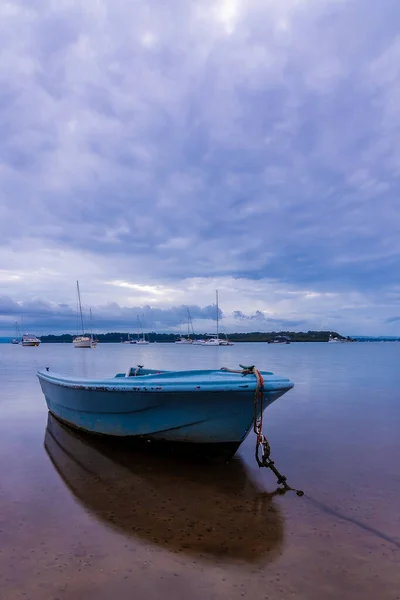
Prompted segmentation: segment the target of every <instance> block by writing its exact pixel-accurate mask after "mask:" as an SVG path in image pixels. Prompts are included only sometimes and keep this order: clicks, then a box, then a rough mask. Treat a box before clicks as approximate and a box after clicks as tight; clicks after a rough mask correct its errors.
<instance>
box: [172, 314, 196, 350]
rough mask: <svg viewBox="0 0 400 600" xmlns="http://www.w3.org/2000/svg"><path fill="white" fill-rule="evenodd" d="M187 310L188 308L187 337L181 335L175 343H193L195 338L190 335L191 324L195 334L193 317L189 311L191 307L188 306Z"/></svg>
mask: <svg viewBox="0 0 400 600" xmlns="http://www.w3.org/2000/svg"><path fill="white" fill-rule="evenodd" d="M186 310H187V313H188V322H187V337H185V336H183V335H181V336H180V338H179V339H178V340H175V344H193V340H192V339H191V337H190V326H191V327H192V333H193V335H194V331H193V323H192V318H191V316H190V312H189V308H188V307H186Z"/></svg>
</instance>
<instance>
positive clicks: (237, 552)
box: [0, 345, 400, 600]
mask: <svg viewBox="0 0 400 600" xmlns="http://www.w3.org/2000/svg"><path fill="white" fill-rule="evenodd" d="M246 346H247V345H246ZM293 346H294V345H293ZM326 346H327V345H326ZM370 346H371V345H370ZM391 346H393V345H391ZM303 347H304V346H303ZM13 350H14V349H13ZM17 350H21V349H19V348H18V349H17ZM24 350H25V349H24ZM41 350H42V348H40V349H39V351H41ZM43 350H45V351H47V352H50V349H43ZM68 350H69V349H68ZM281 350H282V348H279V351H281ZM57 351H58V352H60V353H61V352H64V353H65V352H66V349H63V350H61V349H57ZM105 351H106V349H104V350H103V349H102V352H105ZM155 351H156V350H154V352H155ZM173 351H174V352H175V350H173ZM180 351H182V350H180ZM235 351H237V347H236V348H235ZM246 351H247V352H248V353H249V358H251V357H252V355H251V353H252V352H255V351H257V352H260V350H258V349H256V350H253V349H252V348H250V349H247V350H246ZM262 351H263V352H264V349H263V350H262ZM290 351H291V353H292V354H290V355H289V354H288V353H287V354H286V355H285V357H284V358H283V357H282V353H281V354H280V355H277V356H278V359H276V360H277V364H276V366H277V367H279V368H275V367H274V368H273V370H275V371H276V372H280V373H284V374H287V375H289V376H291V377H292V378H293V379H294V380H295V382H297V385H296V388H295V390H296V395H295V390H293V396H294V398H292V399H291V401H290V402H289V394H287V395H286V396H285V397H284V398H283V399H281V401H280V404H278V403H277V404H276V407H275V406H274V407H270V408H269V409H268V411H269V412H268V413H266V414H268V415H269V419H267V429H268V431H269V438H270V441H271V444H272V454H273V458H274V459H275V460H276V464H277V466H278V467H279V468H280V469H281V470H282V471H283V472H284V473H285V474H286V475H287V476H288V480H289V483H291V484H292V485H295V486H297V487H301V488H303V489H304V491H305V496H304V497H303V498H299V497H297V496H296V495H295V494H294V493H287V494H285V495H283V496H282V495H279V494H276V493H275V490H276V484H275V480H274V477H273V475H272V474H271V473H270V472H267V471H265V470H260V469H258V467H257V466H256V464H255V462H254V458H253V452H254V439H253V438H252V437H250V438H248V439H247V440H246V442H245V443H244V445H243V446H242V448H241V450H240V452H239V453H238V455H237V456H236V457H235V459H234V460H233V461H232V462H231V463H229V464H228V465H226V466H218V467H215V466H214V467H210V466H207V465H201V464H198V463H193V462H190V461H185V460H181V459H179V458H178V457H169V456H165V455H164V456H160V455H154V454H147V453H144V452H143V451H138V450H137V449H135V451H128V450H127V449H126V448H125V447H123V446H121V445H115V444H109V443H107V442H106V441H103V440H94V439H93V438H88V437H87V436H84V435H81V434H79V433H76V432H73V431H71V430H70V429H68V428H67V427H65V426H63V425H61V424H60V423H59V422H58V421H57V420H55V419H54V418H52V417H49V416H48V414H47V411H46V408H45V405H44V400H43V398H42V396H41V392H40V388H39V386H38V384H37V382H36V381H35V379H34V377H33V378H32V373H34V368H35V367H36V365H35V364H31V363H30V357H29V358H28V357H27V356H28V355H24V356H22V355H21V354H20V355H19V357H20V358H18V360H21V361H22V363H21V365H20V369H19V370H15V369H14V367H15V364H14V362H13V363H10V362H8V363H7V360H8V359H7V356H9V354H6V351H5V350H4V349H3V348H0V353H2V354H1V357H2V358H4V361H3V362H2V371H1V377H2V381H3V382H5V383H4V387H3V396H2V399H1V402H0V414H1V423H0V476H1V485H0V573H1V588H0V589H1V592H0V598H1V599H2V600H3V599H4V600H14V599H17V598H18V599H19V598H25V599H29V600H47V599H49V600H56V599H58V600H66V599H68V600H69V599H76V600H80V599H82V600H83V599H85V600H92V599H93V600H94V599H96V600H109V599H112V600H113V599H114V598H146V599H153V598H160V597H165V598H171V600H172V599H175V598H190V599H191V600H198V599H199V600H200V599H204V598H210V599H213V598H215V599H219V598H230V599H231V598H232V599H236V598H238V599H239V598H256V599H258V598H260V599H262V598H266V599H269V600H275V599H280V600H281V599H286V598H299V599H307V600H314V599H315V600H317V599H318V600H320V599H321V598H324V599H325V598H326V599H332V600H333V599H336V598H349V599H350V598H351V599H355V600H358V599H360V600H361V599H362V600H366V599H367V600H368V599H371V600H372V599H374V600H375V599H376V598H378V597H379V598H381V599H384V600H386V599H387V600H392V599H393V600H395V599H399V598H400V510H399V506H400V471H399V468H398V459H399V457H400V435H399V434H398V430H399V427H398V423H399V422H400V419H399V417H400V410H399V407H398V403H397V398H398V393H397V381H398V380H397V378H398V376H397V375H396V376H393V378H392V380H391V381H389V380H388V373H391V372H392V367H393V366H394V364H395V363H396V361H397V359H398V354H394V355H392V354H390V352H389V350H385V352H388V354H386V355H384V356H383V355H379V354H378V355H373V354H371V353H373V352H375V353H376V352H378V350H375V349H372V350H368V351H367V350H363V349H361V350H357V351H358V352H359V353H361V354H359V355H358V356H356V355H355V354H354V353H355V350H351V352H352V353H353V354H349V355H348V356H347V357H345V356H338V353H336V355H335V356H334V357H332V354H331V355H326V357H325V358H324V357H322V358H321V357H319V358H318V352H319V353H321V350H318V352H317V351H316V352H315V354H311V355H310V353H312V352H313V351H312V349H311V348H310V347H307V348H305V349H304V351H303V355H301V354H300V349H296V350H292V349H290ZM323 351H324V352H328V350H327V349H325V348H324V349H323ZM345 351H347V352H350V351H348V350H345ZM157 352H160V350H158V349H157ZM164 352H165V350H164ZM241 352H242V353H243V348H242V349H241ZM274 352H278V350H274ZM293 352H298V354H297V355H293ZM329 352H332V350H329ZM368 352H369V353H370V354H368ZM381 352H382V351H381ZM392 352H397V349H396V350H395V349H393V350H392ZM304 353H305V354H304ZM307 353H308V354H307ZM366 353H367V354H366ZM14 356H16V354H14ZM43 356H44V352H43V353H42V355H41V356H40V357H39V355H38V354H37V355H35V359H34V361H33V362H35V361H39V360H40V361H42V360H43V358H42V357H43ZM290 357H292V358H293V362H292V363H290V360H291V358H290ZM350 359H351V360H353V361H354V360H356V359H357V360H358V361H359V362H361V366H359V376H358V378H357V390H355V386H354V375H353V377H350V375H349V376H348V377H347V378H346V373H347V370H348V369H349V360H350ZM62 360H64V355H62V356H61V354H60V361H62ZM76 360H78V359H76ZM91 360H95V359H94V358H93V359H91ZM96 360H99V359H98V356H97V357H96ZM104 360H106V355H105V358H104ZM207 360H210V359H209V358H207ZM270 361H272V362H273V360H272V358H271V356H270ZM279 361H286V363H288V364H287V365H286V367H285V366H284V365H283V363H282V364H278V363H279ZM147 362H148V363H149V361H147ZM225 362H226V360H225ZM258 362H259V363H260V360H258ZM372 363H373V364H374V365H375V366H376V365H378V366H379V365H381V368H378V369H376V373H375V376H374V377H372V376H370V377H369V380H365V379H364V377H361V374H362V373H364V372H365V373H367V372H371V365H372ZM357 364H359V363H357ZM329 365H331V366H335V367H336V378H337V374H338V371H339V375H340V377H339V380H338V379H336V382H337V385H336V388H335V386H334V385H333V375H332V380H331V381H327V373H329V372H331V370H330V369H329ZM148 366H150V365H148ZM296 369H297V372H296ZM116 370H117V369H116ZM293 372H295V373H294V374H293ZM353 372H354V370H353ZM338 389H339V391H340V393H339V394H338V392H337V390H338ZM286 399H287V400H286Z"/></svg>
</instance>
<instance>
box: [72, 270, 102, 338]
mask: <svg viewBox="0 0 400 600" xmlns="http://www.w3.org/2000/svg"><path fill="white" fill-rule="evenodd" d="M76 289H77V292H78V304H79V314H80V322H81V329H82V335H77V336H76V337H74V339H73V340H72V343H73V344H74V346H75V348H95V347H96V345H97V341H95V340H94V339H93V333H91V334H90V336H89V335H85V330H84V327H83V315H82V303H81V293H80V290H79V281H77V282H76ZM91 314H92V311H90V316H91ZM90 321H92V319H90Z"/></svg>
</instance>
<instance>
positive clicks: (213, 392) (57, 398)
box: [37, 366, 293, 459]
mask: <svg viewBox="0 0 400 600" xmlns="http://www.w3.org/2000/svg"><path fill="white" fill-rule="evenodd" d="M37 376H38V378H39V381H40V385H41V388H42V391H43V393H44V396H45V399H46V403H47V406H48V409H49V411H50V412H51V413H52V414H53V415H54V416H55V417H57V418H58V419H60V420H61V421H63V422H65V423H66V424H68V425H70V426H73V427H77V428H78V429H80V430H83V431H87V432H90V433H98V434H103V435H108V436H116V437H125V438H126V437H128V438H129V437H136V438H140V439H142V440H144V441H145V440H150V441H154V442H169V443H179V445H180V447H181V448H188V449H190V448H191V447H193V445H195V446H197V447H198V448H201V451H202V452H204V453H205V454H206V455H209V456H213V455H217V456H218V455H220V456H223V457H224V458H226V459H228V458H230V457H231V456H233V454H234V453H235V452H236V450H237V449H238V447H239V446H240V444H241V443H242V442H243V440H244V439H245V438H246V436H247V435H248V433H249V432H250V430H251V429H252V426H253V423H254V416H255V415H254V408H255V406H254V397H255V391H256V388H257V381H258V380H257V375H256V373H255V372H252V371H249V370H248V369H247V370H242V371H229V370H225V369H220V370H208V371H207V370H192V371H161V370H152V369H144V368H143V367H141V366H138V367H137V368H130V369H129V370H128V372H127V373H118V374H117V375H115V376H114V377H109V378H93V379H82V378H77V377H70V376H65V375H58V374H56V373H52V372H51V371H49V370H48V368H47V369H46V370H42V371H38V373H37ZM261 376H262V378H263V398H264V400H263V402H262V403H261V404H257V406H258V410H257V411H256V412H257V415H256V416H257V417H258V416H260V406H262V411H263V410H264V409H265V408H266V407H267V406H269V405H270V404H271V403H272V402H274V401H275V400H277V399H278V398H279V397H280V396H282V395H283V394H285V393H286V392H287V391H289V390H290V389H291V388H292V387H293V383H292V382H291V381H290V380H289V379H287V378H285V377H280V376H278V375H274V374H273V373H271V372H267V371H262V372H261Z"/></svg>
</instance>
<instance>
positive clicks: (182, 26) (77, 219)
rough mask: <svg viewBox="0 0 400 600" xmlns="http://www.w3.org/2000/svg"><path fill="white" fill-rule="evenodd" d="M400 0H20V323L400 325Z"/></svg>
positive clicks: (4, 166)
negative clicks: (217, 311) (216, 305)
mask: <svg viewBox="0 0 400 600" xmlns="http://www.w3.org/2000/svg"><path fill="white" fill-rule="evenodd" d="M398 18H399V5H398V0H381V1H380V2H378V3H377V2H371V1H370V2H367V1H366V0H211V1H208V0H197V1H196V2H195V1H192V0H169V2H161V1H160V0H153V1H149V2H146V1H145V0H140V1H139V0H131V1H129V2H128V1H127V0H126V1H124V0H85V2H82V1H81V0H79V1H78V0H9V1H7V0H4V1H3V2H1V3H0V45H1V52H0V139H1V144H0V335H1V334H3V335H6V334H8V333H12V332H13V331H14V321H15V319H18V320H21V318H22V320H23V327H24V329H29V330H30V331H32V332H35V333H42V334H44V333H50V332H57V331H72V332H73V331H74V330H75V323H76V319H75V311H76V280H77V279H79V281H80V286H81V291H82V299H83V303H84V307H85V311H86V312H87V310H88V309H89V307H92V310H93V315H94V322H95V325H96V329H97V330H98V331H102V330H103V331H107V330H115V329H116V328H117V329H119V330H121V329H122V330H128V329H129V328H130V329H132V330H134V329H135V321H136V315H137V314H141V315H144V317H143V319H144V323H145V325H146V327H148V328H150V329H154V330H159V331H162V330H173V329H174V328H175V329H179V322H180V321H181V320H184V319H185V309H184V306H185V305H189V306H190V307H191V308H190V310H191V313H192V316H193V319H194V325H195V329H196V330H197V331H198V332H200V331H210V328H211V327H213V323H212V320H211V318H212V317H213V315H214V309H213V308H212V304H213V302H214V296H215V289H219V291H220V308H221V310H222V312H223V316H224V321H223V323H224V327H225V328H226V330H227V331H246V330H249V331H254V330H265V331H269V330H273V329H274V330H276V329H292V330H308V329H333V330H336V331H339V332H341V333H343V334H346V335H347V334H350V335H351V334H392V335H399V334H400V236H399V229H400V213H399V191H400V185H399V176H400V34H399V28H398V22H399V21H398Z"/></svg>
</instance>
